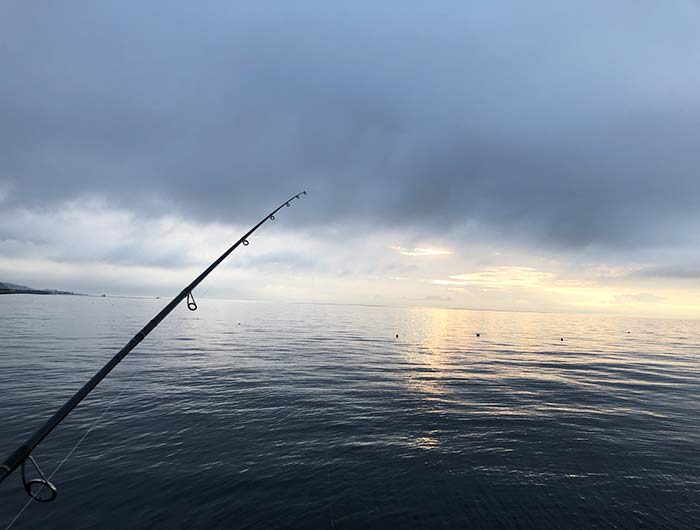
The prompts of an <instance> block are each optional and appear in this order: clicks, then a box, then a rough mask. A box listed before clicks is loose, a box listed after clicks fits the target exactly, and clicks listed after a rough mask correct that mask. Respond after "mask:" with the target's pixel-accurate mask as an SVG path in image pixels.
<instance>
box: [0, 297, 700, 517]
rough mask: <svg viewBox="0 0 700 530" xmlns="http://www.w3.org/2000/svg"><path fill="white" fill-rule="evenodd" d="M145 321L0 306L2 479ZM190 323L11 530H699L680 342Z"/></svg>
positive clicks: (135, 366) (524, 325)
mask: <svg viewBox="0 0 700 530" xmlns="http://www.w3.org/2000/svg"><path fill="white" fill-rule="evenodd" d="M165 302H166V300H143V299H113V298H83V297H64V296H28V295H6V296H3V297H0V418H1V419H2V421H0V459H1V460H4V459H5V457H6V456H8V455H9V453H10V452H11V451H12V450H14V449H15V448H16V447H17V446H18V445H19V444H20V443H21V442H23V441H24V439H25V438H26V437H27V436H28V435H29V434H30V433H31V432H32V431H34V429H36V428H37V427H38V426H39V425H40V424H41V422H42V421H43V420H45V419H46V418H47V417H48V416H49V415H50V414H51V413H53V412H54V411H55V410H56V409H57V408H58V407H59V406H60V405H61V404H63V402H64V401H65V400H66V399H67V398H68V397H70V395H72V393H73V392H74V391H75V390H77V389H78V388H79V387H80V386H81V385H82V384H83V383H84V382H85V381H86V380H87V379H88V378H89V377H90V376H92V375H93V373H94V372H96V371H97V370H98V369H99V368H100V367H101V366H102V365H103V364H104V363H105V362H106V361H107V360H108V359H109V358H110V357H111V356H112V355H113V354H114V353H115V352H116V351H117V350H118V349H119V348H120V347H121V346H122V345H123V344H124V343H125V342H127V341H128V340H129V339H130V338H131V336H132V335H133V334H134V333H135V332H136V331H138V329H139V328H140V327H141V325H142V324H144V323H145V322H146V321H147V320H148V319H150V318H151V317H152V316H153V315H154V314H155V313H156V312H157V311H158V309H160V307H162V306H163V305H164V304H165ZM198 303H199V310H198V311H197V312H195V313H191V312H189V311H187V309H186V308H185V307H184V305H183V306H182V307H180V308H178V309H177V310H176V311H175V313H174V314H173V315H171V317H169V318H168V319H167V320H166V321H165V322H164V323H163V324H162V325H161V326H160V327H159V328H158V329H156V331H154V332H153V334H152V335H151V336H149V337H148V338H147V339H146V340H145V341H144V342H143V343H141V345H140V346H139V347H138V348H137V349H136V350H135V351H134V352H133V353H132V354H131V355H130V356H129V357H127V359H126V360H125V361H124V362H123V363H122V364H121V365H120V366H119V367H117V368H116V369H115V371H114V372H112V374H111V375H110V376H109V377H108V378H107V379H106V380H105V381H104V382H103V383H102V384H101V385H100V386H99V387H98V388H97V389H96V390H95V391H94V392H93V394H91V395H90V397H89V398H88V399H87V400H86V401H85V402H84V403H83V404H82V405H81V406H79V407H78V408H77V409H76V410H75V411H74V412H73V413H72V414H71V415H70V416H69V417H68V419H67V420H66V421H65V422H64V423H63V424H62V425H61V426H60V427H59V428H58V429H57V430H56V431H55V432H54V433H53V434H51V435H50V436H49V437H48V438H47V439H46V440H45V441H44V442H43V443H42V444H41V445H40V446H39V448H38V449H37V450H36V451H35V453H34V456H35V457H36V458H37V460H38V462H39V464H40V465H41V466H42V468H43V469H44V471H45V472H46V473H47V474H49V473H51V472H52V471H53V470H54V468H55V467H56V465H57V464H58V463H59V462H60V461H61V459H62V458H63V457H64V456H65V455H66V453H67V452H68V451H69V450H70V448H71V447H73V445H74V444H75V443H76V442H77V441H78V440H79V439H80V437H81V436H82V435H83V433H84V432H85V431H86V430H87V429H88V428H89V427H90V425H91V424H92V423H93V422H94V421H95V419H96V418H97V417H99V416H100V414H101V413H102V411H103V410H104V409H105V407H106V406H107V405H108V404H109V403H110V402H112V401H113V400H114V399H115V398H117V396H119V394H120V392H121V395H120V396H119V399H118V400H117V401H116V402H114V403H113V405H112V407H111V409H110V410H109V411H108V412H107V414H105V416H104V417H103V419H102V420H101V421H100V423H99V424H98V426H97V427H96V428H95V430H93V431H92V432H91V433H90V435H89V436H88V437H87V438H86V439H85V441H84V442H83V443H82V444H81V445H80V446H79V447H78V449H77V450H76V452H75V453H74V454H73V455H72V457H71V458H70V460H68V462H67V463H66V464H65V465H64V466H63V467H62V468H61V470H60V471H59V472H58V473H57V474H56V476H55V477H54V482H55V483H56V485H57V487H58V497H57V499H56V500H55V501H54V502H53V503H49V504H39V503H32V505H31V506H30V507H29V508H28V509H27V511H26V512H25V513H24V514H23V515H22V516H21V517H20V518H19V519H18V521H17V522H16V523H15V525H14V526H13V527H12V528H13V529H37V528H45V529H70V530H75V529H93V528H99V529H126V528H134V529H142V528H178V529H215V528H226V529H228V528H399V527H404V528H470V529H533V528H538V529H555V530H556V529H592V528H597V529H618V528H619V529H622V528H624V529H637V528H648V529H665V528H669V529H670V528H674V529H680V528H683V529H697V528H700V421H699V420H700V356H699V355H698V353H699V348H700V321H680V320H651V319H631V318H617V317H600V316H585V315H549V314H535V313H498V312H477V311H453V310H434V309H408V308H386V307H357V306H330V305H291V304H290V305H285V304H283V305H277V304H271V303H246V302H233V301H218V300H205V299H198ZM239 323H240V325H239ZM628 331H629V332H630V333H628ZM477 332H479V333H481V336H480V337H478V338H477V337H476V336H475V333H477ZM396 334H398V335H399V338H398V339H397V338H396V337H395V335H396ZM561 337H563V338H564V342H562V341H561V340H560V338H561ZM122 391H123V392H122ZM25 500H26V496H25V494H24V492H23V490H22V488H21V485H20V477H19V473H18V472H16V473H15V474H14V475H13V476H12V477H10V478H9V479H7V480H6V481H5V482H4V483H2V484H0V529H4V528H5V526H6V525H7V524H8V523H9V522H10V521H11V520H12V518H13V517H14V515H15V514H16V513H17V511H18V510H19V509H20V508H21V507H22V505H23V504H24V503H25Z"/></svg>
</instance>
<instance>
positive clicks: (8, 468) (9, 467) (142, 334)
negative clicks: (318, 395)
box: [0, 191, 306, 498]
mask: <svg viewBox="0 0 700 530" xmlns="http://www.w3.org/2000/svg"><path fill="white" fill-rule="evenodd" d="M302 195H306V191H302V192H301V193H298V194H296V195H294V196H293V197H291V198H290V199H288V200H286V201H284V202H283V203H282V204H280V205H279V206H278V207H277V208H275V209H274V210H273V211H272V212H270V213H269V214H267V215H266V216H265V217H264V218H263V219H262V220H261V221H260V222H258V224H256V225H255V226H254V227H253V228H251V229H250V230H248V232H246V233H245V234H244V235H243V236H242V237H241V238H240V239H239V240H238V241H236V242H235V243H234V244H233V245H231V247H230V248H229V249H228V250H227V251H226V252H224V253H223V254H222V255H221V256H219V258H218V259H217V260H216V261H214V262H213V263H212V264H211V265H209V267H207V268H206V269H205V270H204V271H203V272H202V273H201V274H200V275H199V276H197V277H196V278H195V279H194V280H193V281H192V282H191V283H190V284H189V285H188V286H187V287H185V288H184V289H183V290H182V292H180V294H178V295H177V296H176V297H175V298H173V299H172V300H171V301H170V302H169V303H168V305H166V306H165V307H164V308H163V309H161V311H160V312H159V313H158V314H157V315H156V316H155V317H153V319H152V320H151V321H150V322H149V323H148V324H146V325H145V326H144V327H143V328H142V329H141V331H139V332H138V333H137V334H136V335H134V336H133V338H132V339H131V340H130V341H129V342H127V343H126V345H125V346H124V347H123V348H122V349H121V350H119V352H118V353H117V354H116V355H115V356H114V357H112V359H110V360H109V362H108V363H107V364H105V365H104V366H103V367H102V368H101V369H100V371H99V372H97V373H96V374H95V375H94V376H93V377H92V379H90V380H89V381H88V382H87V383H85V385H83V387H82V388H81V389H80V390H78V391H77V392H76V393H75V394H74V395H73V397H71V398H70V399H69V400H68V401H67V402H66V403H65V404H64V405H63V406H62V407H61V408H60V409H58V410H57V411H56V412H55V413H54V415H53V416H51V417H50V418H49V419H48V420H47V421H46V422H45V423H44V424H43V425H42V426H41V427H39V429H38V430H37V431H36V432H35V433H34V434H32V436H30V437H29V439H28V440H27V441H26V442H25V443H24V444H22V445H21V446H19V447H18V448H17V449H16V450H15V451H14V452H13V453H12V454H11V455H10V456H9V457H8V458H7V460H5V462H3V463H2V464H0V482H2V481H3V480H5V479H6V478H7V477H8V476H9V475H10V474H11V473H12V472H13V471H14V470H15V469H17V468H18V467H19V466H20V465H22V463H23V462H24V461H25V460H27V458H29V457H30V455H31V453H32V451H33V450H34V449H35V448H36V446H37V445H39V444H40V443H41V442H42V441H43V440H44V438H46V436H48V435H49V433H50V432H51V431H53V430H54V429H55V428H56V427H57V426H58V425H59V424H60V423H61V422H62V421H63V420H64V419H65V417H66V416H68V414H70V412H71V411H72V410H73V409H74V408H75V407H77V406H78V404H79V403H80V402H81V401H82V400H83V399H85V397H86V396H87V395H88V394H89V393H90V392H91V391H92V390H93V389H94V388H95V387H96V386H97V385H98V384H99V383H100V381H102V380H103V379H104V378H105V377H107V375H108V374H109V373H110V372H111V371H112V370H113V369H114V367H115V366H117V365H118V364H119V363H120V362H121V361H122V360H123V359H124V357H126V356H127V355H128V354H129V353H130V352H131V350H133V349H134V348H135V347H136V346H137V345H138V344H139V343H140V342H141V341H142V340H143V339H145V338H146V337H147V336H148V334H149V333H150V332H151V331H153V330H154V329H155V328H156V327H157V326H158V324H160V323H161V322H162V321H163V320H164V319H165V317H167V316H168V315H169V314H170V312H171V311H172V310H173V309H175V307H177V306H178V304H179V303H180V302H182V301H183V300H184V299H185V298H188V299H190V298H191V293H192V291H193V290H194V289H195V288H196V287H197V286H198V285H199V284H200V283H201V282H202V281H203V280H204V279H205V278H206V277H207V276H209V274H210V273H211V272H212V271H213V270H214V269H216V267H218V266H219V265H220V264H221V262H222V261H224V260H225V259H226V258H227V257H228V256H229V255H230V254H231V253H232V252H233V251H234V250H236V248H238V246H239V245H244V246H247V245H248V243H249V242H248V238H249V237H250V236H251V235H252V234H253V233H254V232H255V231H256V230H257V229H258V228H260V227H261V226H262V225H263V224H265V222H267V221H268V220H269V219H274V218H275V217H274V216H275V214H276V213H277V212H278V211H279V210H281V209H282V208H284V207H285V206H289V205H290V203H291V202H292V201H294V200H296V199H299V198H300V197H301V196H302ZM192 303H194V299H193V298H192ZM188 307H190V308H191V307H192V306H190V304H188ZM194 307H195V308H196V304H195V305H194ZM35 465H36V464H35ZM49 486H51V485H49ZM54 493H55V492H54ZM54 496H55V495H54ZM52 498H53V497H52Z"/></svg>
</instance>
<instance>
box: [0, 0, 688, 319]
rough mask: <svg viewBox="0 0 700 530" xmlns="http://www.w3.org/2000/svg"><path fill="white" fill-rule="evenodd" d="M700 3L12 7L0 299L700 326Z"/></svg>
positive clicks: (3, 42)
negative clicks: (241, 241)
mask: <svg viewBox="0 0 700 530" xmlns="http://www.w3.org/2000/svg"><path fill="white" fill-rule="evenodd" d="M699 25H700V3H698V2H696V1H694V0H693V1H691V0H687V1H685V0H684V1H681V0H678V1H673V0H671V1H668V2H659V1H651V0H620V1H617V2H609V1H598V0H587V1H585V2H583V1H582V2H558V1H555V0H552V1H532V2H522V1H516V0H496V1H492V2H464V1H458V2H450V1H444V2H412V1H409V0H404V1H402V2H398V1H394V0H386V1H382V2H378V1H376V0H373V1H371V2H370V1H368V2H365V1H363V0H358V1H354V2H329V1H327V0H326V1H309V2H304V1H299V2H284V3H268V2H247V1H228V0H227V1H211V2H180V1H173V0H169V1H167V2H166V1H164V0H161V1H152V2H148V1H144V2H132V3H127V2H123V1H120V2H91V1H85V2H71V1H66V0H63V1H60V2H58V1H55V2H52V1H42V2H24V1H20V0H17V1H12V0H5V1H4V2H2V3H0V281H3V280H5V281H11V282H15V283H23V284H28V285H31V286H34V287H53V288H59V289H70V290H76V291H82V292H89V293H102V292H108V293H115V294H117V293H119V294H144V295H163V296H166V295H168V294H174V293H175V292H177V291H178V288H181V287H182V286H183V285H184V284H186V283H187V282H188V281H189V280H190V279H191V278H192V277H193V276H194V275H195V274H196V273H197V272H198V270H199V269H201V268H202V267H203V266H205V265H206V264H207V262H208V261H209V260H212V259H214V258H215V257H216V256H217V255H218V254H219V253H220V252H221V251H222V250H223V249H224V248H226V247H227V244H230V242H231V241H232V240H235V239H237V238H238V236H239V235H240V234H241V233H242V232H243V231H245V230H246V229H247V228H248V227H249V226H250V225H252V224H254V223H255V222H256V221H257V220H258V219H259V218H260V217H262V216H264V215H265V213H266V212H267V211H269V210H270V209H272V208H273V207H275V206H276V205H277V204H278V203H279V202H281V201H282V200H284V199H285V198H286V197H287V196H289V195H293V194H295V193H297V192H299V191H301V190H302V189H306V190H308V192H309V196H308V198H306V199H305V200H304V201H300V202H299V203H297V204H295V205H294V208H292V209H285V210H283V211H282V212H281V215H280V216H279V217H278V219H277V220H276V221H275V222H274V224H272V223H271V224H269V225H266V226H265V227H264V228H263V229H262V230H261V231H260V232H259V235H256V236H255V237H254V239H253V240H252V244H251V245H250V246H249V247H247V248H245V249H241V251H240V252H237V253H236V254H234V255H233V256H232V258H231V260H230V262H228V263H227V264H226V266H225V267H224V268H223V269H222V270H220V271H217V273H216V274H215V275H214V276H213V277H212V278H211V280H209V281H208V282H207V283H206V284H204V285H203V286H202V287H201V288H200V294H201V295H203V296H221V297H232V298H244V299H265V300H290V301H329V302H351V303H372V304H374V303H377V304H400V305H429V306H447V307H465V308H490V309H517V310H546V311H602V312H615V313H624V314H642V315H658V316H684V317H697V316H698V315H700V298H699V297H698V296H699V295H700V283H699V282H700V246H699V245H698V243H699V242H700V173H699V172H700V68H699V67H698V65H699V64H700V31H698V27H699Z"/></svg>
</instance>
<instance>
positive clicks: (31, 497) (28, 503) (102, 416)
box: [5, 371, 138, 530]
mask: <svg viewBox="0 0 700 530" xmlns="http://www.w3.org/2000/svg"><path fill="white" fill-rule="evenodd" d="M137 373H138V372H136V371H135V372H134V375H132V376H131V378H130V379H129V380H128V381H127V382H126V384H125V385H124V386H123V387H122V389H121V391H120V392H119V394H117V397H115V398H114V399H113V400H112V401H110V402H109V404H108V405H107V406H106V407H105V409H104V410H103V411H102V414H100V416H99V417H98V418H97V419H96V420H95V421H94V423H93V424H92V425H91V426H90V427H89V428H88V430H87V431H85V433H84V434H83V435H82V436H81V437H80V439H79V440H78V441H77V442H76V444H75V445H74V446H73V448H72V449H71V450H70V451H68V453H67V454H66V456H64V457H63V460H61V461H60V462H59V464H58V465H57V466H56V468H55V469H54V470H53V472H52V473H51V474H50V475H49V478H48V479H45V481H46V482H47V483H49V484H51V479H52V478H53V476H54V475H55V474H56V473H57V472H58V470H59V469H61V466H63V464H65V463H66V461H67V460H68V459H69V458H70V457H71V456H72V455H73V453H74V452H75V451H76V449H78V446H80V444H81V443H83V440H85V438H87V437H88V435H89V434H90V433H91V432H92V431H93V429H94V428H95V427H97V424H98V423H100V421H101V420H102V418H104V416H105V414H107V412H109V409H111V408H112V405H114V404H115V403H116V402H117V401H119V398H120V397H122V394H124V391H125V390H126V389H127V388H129V387H130V386H131V383H132V382H133V381H134V378H135V377H136V374H137ZM30 458H31V457H30ZM35 466H36V464H35ZM42 476H43V475H42ZM34 500H35V497H33V496H31V495H30V496H29V499H28V500H27V502H26V503H25V504H24V506H22V508H21V509H20V511H19V512H17V515H15V517H14V518H13V519H12V521H10V524H8V525H7V526H6V527H5V530H10V528H11V527H12V525H14V524H15V523H16V522H17V520H18V519H19V518H20V516H21V515H22V514H23V513H24V511H25V510H26V509H27V508H28V507H29V505H30V504H31V503H32V501H34Z"/></svg>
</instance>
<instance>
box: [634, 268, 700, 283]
mask: <svg viewBox="0 0 700 530" xmlns="http://www.w3.org/2000/svg"><path fill="white" fill-rule="evenodd" d="M632 277H635V278H657V279H667V280H700V268H690V267H681V266H670V267H646V268H644V269H641V270H639V271H637V272H635V273H634V274H632Z"/></svg>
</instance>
